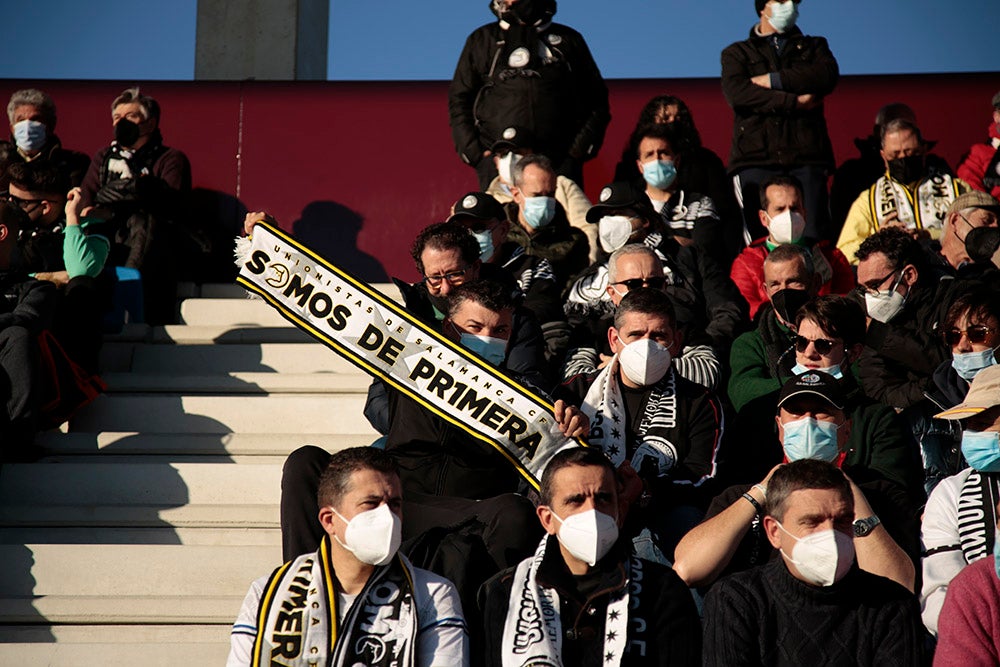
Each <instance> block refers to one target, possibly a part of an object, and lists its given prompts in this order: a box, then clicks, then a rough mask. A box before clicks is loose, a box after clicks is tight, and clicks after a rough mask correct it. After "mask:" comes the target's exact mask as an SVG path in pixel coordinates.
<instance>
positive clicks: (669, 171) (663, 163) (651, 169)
mask: <svg viewBox="0 0 1000 667" xmlns="http://www.w3.org/2000/svg"><path fill="white" fill-rule="evenodd" d="M642 177H643V178H644V179H646V182H647V183H649V184H650V185H652V186H653V187H654V188H656V189H658V190H666V189H667V188H669V187H670V186H671V185H673V183H674V179H676V178H677V168H676V167H675V166H674V161H673V160H650V161H649V162H644V163H643V165H642Z"/></svg>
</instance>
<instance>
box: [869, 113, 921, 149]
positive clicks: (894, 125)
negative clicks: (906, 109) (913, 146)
mask: <svg viewBox="0 0 1000 667" xmlns="http://www.w3.org/2000/svg"><path fill="white" fill-rule="evenodd" d="M893 132H912V133H913V136H915V137H916V138H917V142H918V143H921V144H923V143H924V138H923V135H921V134H920V128H919V127H917V124H916V123H914V122H911V121H909V120H907V119H906V118H893V119H892V120H890V121H889V122H887V123H886V124H885V125H883V126H882V130H881V135H880V136H879V145H880V146H882V148H885V138H886V136H888V135H890V134H892V133H893Z"/></svg>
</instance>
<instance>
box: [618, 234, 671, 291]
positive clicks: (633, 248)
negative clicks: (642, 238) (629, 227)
mask: <svg viewBox="0 0 1000 667" xmlns="http://www.w3.org/2000/svg"><path fill="white" fill-rule="evenodd" d="M625 255H646V256H648V257H652V258H653V262H654V263H655V264H656V266H658V267H660V271H662V270H663V262H661V261H660V258H659V256H657V254H656V251H655V250H653V249H652V248H650V247H649V246H648V245H645V244H642V243H629V244H628V245H624V246H622V247H621V248H618V250H615V251H614V252H613V253H611V257H609V258H608V284H609V285H610V284H612V283H616V282H618V260H619V259H621V258H622V257H624V256H625Z"/></svg>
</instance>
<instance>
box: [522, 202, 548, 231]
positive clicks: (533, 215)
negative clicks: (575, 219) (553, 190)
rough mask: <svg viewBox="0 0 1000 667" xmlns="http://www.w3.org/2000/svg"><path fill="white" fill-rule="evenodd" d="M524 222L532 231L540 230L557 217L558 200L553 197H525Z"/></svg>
mask: <svg viewBox="0 0 1000 667" xmlns="http://www.w3.org/2000/svg"><path fill="white" fill-rule="evenodd" d="M522 210H523V211H524V220H525V222H527V223H528V225H530V226H531V228H532V229H540V228H542V227H544V226H545V225H547V224H549V223H550V222H552V218H554V217H555V215H556V200H555V199H553V198H552V197H525V198H524V206H523V207H522Z"/></svg>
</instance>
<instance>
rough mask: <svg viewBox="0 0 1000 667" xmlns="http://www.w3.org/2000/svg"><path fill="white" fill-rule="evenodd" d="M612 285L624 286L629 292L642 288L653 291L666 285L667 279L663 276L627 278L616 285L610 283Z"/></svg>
mask: <svg viewBox="0 0 1000 667" xmlns="http://www.w3.org/2000/svg"><path fill="white" fill-rule="evenodd" d="M611 284H612V285H624V286H625V287H627V288H628V290H629V291H630V292H631V291H632V290H634V289H640V288H642V287H652V288H653V289H663V286H664V285H666V284H667V279H666V278H664V277H663V276H653V277H650V278H629V279H628V280H621V281H619V282H617V283H611Z"/></svg>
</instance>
